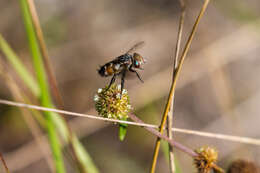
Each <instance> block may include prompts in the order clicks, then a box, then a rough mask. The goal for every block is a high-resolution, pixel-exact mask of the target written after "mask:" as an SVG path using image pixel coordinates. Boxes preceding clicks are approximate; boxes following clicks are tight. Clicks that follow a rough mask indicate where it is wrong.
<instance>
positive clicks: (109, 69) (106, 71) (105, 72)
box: [98, 63, 115, 77]
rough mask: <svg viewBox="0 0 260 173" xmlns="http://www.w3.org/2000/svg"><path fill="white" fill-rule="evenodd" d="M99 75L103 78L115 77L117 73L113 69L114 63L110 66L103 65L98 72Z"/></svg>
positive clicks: (109, 64)
mask: <svg viewBox="0 0 260 173" xmlns="http://www.w3.org/2000/svg"><path fill="white" fill-rule="evenodd" d="M98 73H99V74H100V76H103V77H107V76H111V75H113V74H114V73H115V69H114V67H113V63H108V64H105V65H103V66H102V67H100V69H99V70H98Z"/></svg>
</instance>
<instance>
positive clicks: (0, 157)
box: [0, 153, 10, 173]
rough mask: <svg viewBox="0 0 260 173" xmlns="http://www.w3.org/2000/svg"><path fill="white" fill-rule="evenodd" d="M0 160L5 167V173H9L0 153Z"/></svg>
mask: <svg viewBox="0 0 260 173" xmlns="http://www.w3.org/2000/svg"><path fill="white" fill-rule="evenodd" d="M0 160H1V161H2V163H3V165H4V168H5V171H6V173H10V171H9V169H8V167H7V164H6V163H5V159H4V157H3V156H2V154H1V153H0Z"/></svg>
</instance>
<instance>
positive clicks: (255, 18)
mask: <svg viewBox="0 0 260 173" xmlns="http://www.w3.org/2000/svg"><path fill="white" fill-rule="evenodd" d="M35 3H36V5H37V10H38V13H39V17H40V21H41V24H42V27H43V31H44V35H45V39H46V41H47V45H48V49H49V52H50V56H51V62H52V65H53V68H54V71H55V74H56V77H57V80H58V85H59V88H60V90H61V93H62V96H63V98H64V102H65V108H66V110H69V111H75V112H82V113H83V112H85V113H89V114H93V115H96V114H97V113H96V112H95V110H94V109H93V108H94V103H93V96H94V94H95V92H96V91H97V89H98V88H101V87H103V86H104V85H105V84H107V83H108V82H109V81H110V79H109V78H101V77H100V76H99V75H98V74H97V71H96V70H97V68H98V67H99V65H103V64H104V63H106V62H107V61H109V60H111V59H113V58H114V57H116V56H118V55H120V54H122V53H124V52H126V51H127V50H128V49H129V48H130V47H131V46H132V45H133V44H135V43H136V42H138V41H142V40H143V41H145V43H146V45H145V46H144V47H143V48H142V49H140V50H138V51H137V52H139V53H140V54H142V55H143V56H144V57H145V58H146V59H147V60H148V62H147V63H146V65H145V67H144V68H145V70H143V71H141V72H140V74H141V76H142V78H143V80H144V81H145V83H144V84H142V83H141V82H140V81H139V80H138V79H137V78H136V77H135V76H132V77H131V76H130V77H129V79H127V80H126V84H125V86H126V88H127V89H128V90H129V93H130V99H131V103H132V105H133V106H134V108H135V112H136V114H137V115H138V116H139V117H140V118H142V119H143V120H144V121H145V122H147V123H153V124H159V122H160V119H161V116H162V113H163V109H164V105H165V103H166V98H167V94H168V92H169V88H170V82H171V75H172V69H171V67H172V56H173V53H174V47H175V43H176V35H177V28H178V26H177V25H178V19H179V15H180V7H179V4H178V1H176V0H160V1H158V0H131V1H130V0H128V1H126V0H99V1H94V0H78V1H73V0H35ZM186 5H187V9H186V10H187V11H186V18H185V25H184V27H185V29H184V41H186V39H187V35H188V33H189V31H190V30H191V27H192V24H193V22H194V21H195V18H196V15H197V14H198V11H199V10H200V7H201V5H202V1H201V0H187V1H186ZM259 24H260V2H259V1H258V0H247V1H244V0H229V1H225V0H217V1H212V2H211V3H210V5H209V7H208V9H207V11H206V14H205V16H204V17H203V19H202V21H201V23H200V26H199V29H198V32H197V33H196V35H195V39H194V41H193V43H192V47H191V50H190V51H189V53H188V57H187V59H186V62H185V64H184V68H183V69H182V72H181V76H180V80H179V81H178V84H177V86H178V89H177V92H176V101H175V117H174V122H173V124H174V126H175V127H178V128H186V129H193V130H201V131H208V132H216V133H224V134H230V135H239V136H247V137H254V138H259V137H260V134H259V130H260V127H259V122H260V116H259V112H260V109H259V102H260V79H259V76H258V75H259V73H260V68H259V67H260V59H259V53H260V49H259V48H260V47H259V46H260V45H259V43H260V27H259V26H260V25H259ZM0 32H1V33H2V34H3V36H4V37H5V38H6V39H7V41H8V42H9V43H10V44H11V46H12V47H13V48H14V50H15V51H16V52H17V53H18V55H19V56H20V57H21V58H22V59H23V61H24V62H26V63H27V64H28V68H30V63H31V62H30V61H31V60H30V57H29V56H30V54H29V50H28V47H27V40H26V34H25V30H24V26H23V23H22V18H21V11H20V7H19V3H18V2H17V1H14V0H0ZM182 45H183V44H182ZM118 82H119V81H118ZM0 98H4V99H8V100H12V97H11V95H10V93H9V91H8V88H7V87H6V85H5V83H3V82H0ZM67 118H68V119H70V123H71V126H72V127H73V129H74V130H75V131H76V132H77V134H78V135H79V136H80V137H81V140H82V141H83V143H84V145H85V147H86V149H87V150H88V151H89V153H90V155H91V157H92V158H93V160H94V162H95V163H96V165H97V166H98V168H99V169H100V172H106V173H112V172H113V173H114V172H116V173H118V172H125V173H128V172H129V173H130V172H135V173H143V172H148V170H149V167H150V164H151V160H152V153H153V147H154V143H155V139H156V138H155V137H154V136H152V135H150V134H149V133H148V132H146V131H145V130H144V129H141V128H139V127H133V126H130V127H129V129H128V133H127V136H126V139H125V141H124V142H120V141H119V140H118V138H117V127H116V126H114V125H113V124H110V123H104V122H100V121H97V120H89V119H85V118H72V117H67ZM174 137H175V139H176V140H177V141H179V142H181V143H183V144H184V145H186V146H188V147H191V148H197V147H199V146H202V145H213V146H215V147H216V148H217V149H218V150H219V160H220V162H219V163H220V166H222V167H224V168H225V167H227V165H228V164H229V163H230V162H231V161H232V160H234V159H236V158H244V159H248V160H252V161H255V162H256V163H258V164H260V162H259V160H260V148H259V147H257V146H253V145H244V144H239V143H234V142H227V141H224V140H216V139H211V138H205V137H200V136H191V135H184V134H180V133H175V134H174ZM0 152H1V153H2V154H3V155H4V156H5V159H6V162H7V164H8V167H9V168H10V170H11V172H13V173H24V172H39V173H40V172H44V173H46V172H50V170H49V168H48V166H47V164H46V159H45V158H44V157H43V155H42V154H41V152H40V150H39V149H38V147H37V146H36V144H35V143H34V141H33V138H32V136H31V132H30V131H29V130H28V128H27V127H26V124H25V123H24V121H23V119H22V118H21V116H20V112H19V110H18V109H16V108H14V107H7V106H3V105H0ZM176 157H177V160H178V163H179V167H180V169H181V170H182V172H193V171H194V170H193V165H192V160H191V158H190V157H188V156H187V155H186V154H184V153H182V152H179V151H176ZM66 163H69V161H68V160H66ZM0 168H1V167H0ZM67 168H68V172H74V171H73V168H72V167H71V165H70V164H67ZM157 171H158V172H161V173H163V172H169V169H168V165H167V161H166V157H165V156H164V154H163V152H161V153H160V155H159V160H158V165H157ZM0 172H1V169H0Z"/></svg>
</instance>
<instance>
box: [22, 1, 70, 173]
mask: <svg viewBox="0 0 260 173" xmlns="http://www.w3.org/2000/svg"><path fill="white" fill-rule="evenodd" d="M20 5H21V9H22V12H23V18H24V23H25V28H26V31H27V36H28V41H29V46H30V50H31V54H32V58H33V63H34V69H35V72H36V76H37V79H38V83H39V88H40V91H41V94H40V102H41V105H42V106H44V107H53V105H52V103H51V97H50V94H49V89H48V85H47V80H46V79H47V78H46V76H45V70H44V66H43V62H42V58H41V53H40V50H39V47H38V42H37V38H36V35H35V32H34V28H33V24H32V21H31V15H30V12H29V9H28V4H27V1H26V0H20ZM45 118H46V122H47V123H46V128H47V132H48V136H49V140H50V146H51V149H52V154H53V158H54V161H55V167H56V172H57V173H64V172H65V167H64V163H63V156H62V149H61V146H60V143H59V138H58V135H57V133H56V129H55V126H54V124H53V121H52V118H51V113H50V112H45Z"/></svg>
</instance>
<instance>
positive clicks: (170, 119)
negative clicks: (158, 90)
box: [167, 0, 185, 173]
mask: <svg viewBox="0 0 260 173" xmlns="http://www.w3.org/2000/svg"><path fill="white" fill-rule="evenodd" d="M179 3H180V6H181V16H180V20H179V28H178V36H177V42H176V47H175V57H174V58H173V62H174V63H173V73H172V81H173V80H174V75H175V70H176V68H177V66H178V57H179V52H180V45H181V37H182V31H183V23H184V17H185V3H184V1H183V0H179ZM174 98H175V97H174V93H173V96H172V104H171V108H170V111H169V114H168V121H167V134H168V137H169V139H172V138H173V137H172V136H173V134H172V133H173V132H172V130H171V129H172V128H173V112H174V111H173V106H174ZM168 147H169V165H170V172H171V173H174V172H175V161H174V152H173V147H172V146H170V145H169V144H168Z"/></svg>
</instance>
